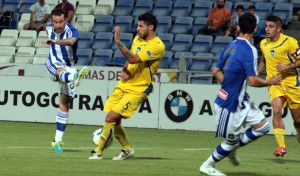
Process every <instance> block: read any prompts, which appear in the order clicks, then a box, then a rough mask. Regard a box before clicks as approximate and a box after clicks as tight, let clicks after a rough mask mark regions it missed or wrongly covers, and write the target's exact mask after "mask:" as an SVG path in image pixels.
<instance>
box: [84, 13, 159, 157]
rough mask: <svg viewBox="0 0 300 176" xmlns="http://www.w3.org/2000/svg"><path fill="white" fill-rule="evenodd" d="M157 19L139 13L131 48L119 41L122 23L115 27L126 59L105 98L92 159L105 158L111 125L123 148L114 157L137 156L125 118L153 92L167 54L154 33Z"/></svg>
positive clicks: (115, 36) (115, 38) (149, 14)
mask: <svg viewBox="0 0 300 176" xmlns="http://www.w3.org/2000/svg"><path fill="white" fill-rule="evenodd" d="M157 23H158V22H157V19H156V17H155V16H154V15H153V14H151V13H145V14H142V15H140V16H139V17H138V27H137V31H138V35H137V36H136V37H135V38H134V39H133V42H132V46H131V50H128V49H127V48H126V47H125V46H124V44H123V43H122V41H120V30H121V29H120V27H118V26H116V27H115V28H114V30H115V35H114V40H115V42H116V44H117V46H118V47H119V49H120V51H121V52H122V53H123V55H124V57H125V58H126V59H127V62H126V64H125V66H124V68H123V71H122V76H121V80H120V81H119V84H118V85H117V86H116V87H115V89H114V91H113V93H112V95H111V96H110V97H109V98H108V100H107V101H106V104H105V107H104V111H105V112H108V114H107V115H106V118H105V122H104V125H103V132H102V134H101V135H100V140H99V144H98V146H97V148H96V149H95V150H93V151H92V152H91V156H90V157H89V159H102V153H103V149H104V146H105V143H106V141H107V139H108V138H109V137H110V136H111V135H112V134H111V133H112V129H114V130H113V131H114V135H115V137H116V138H117V139H118V140H119V142H120V143H121V145H122V148H123V149H122V150H121V153H120V154H118V155H116V156H115V157H113V160H124V159H127V158H130V157H133V156H134V149H133V148H132V146H131V145H130V144H129V142H128V138H127V135H126V131H125V129H124V127H123V126H122V119H127V118H130V117H131V116H132V114H134V113H135V112H136V111H137V108H138V106H139V105H140V104H141V103H142V102H143V101H145V100H146V99H147V98H148V96H149V94H150V93H151V92H153V84H154V80H153V75H154V74H155V73H156V71H157V69H158V67H159V65H160V63H161V60H162V58H163V56H164V54H165V45H164V44H163V42H162V41H161V40H160V38H159V37H158V36H156V34H155V30H156V27H157Z"/></svg>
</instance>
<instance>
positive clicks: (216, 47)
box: [211, 36, 233, 56]
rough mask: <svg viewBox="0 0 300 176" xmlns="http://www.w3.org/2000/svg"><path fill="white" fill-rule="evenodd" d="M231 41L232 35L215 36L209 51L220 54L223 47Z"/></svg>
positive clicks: (216, 54)
mask: <svg viewBox="0 0 300 176" xmlns="http://www.w3.org/2000/svg"><path fill="white" fill-rule="evenodd" d="M232 41H233V39H232V37H227V36H217V37H216V39H215V41H214V43H213V46H212V49H211V53H213V54H214V55H215V56H218V54H220V53H221V52H222V51H223V49H224V48H225V47H226V46H227V45H228V44H229V43H230V42H232Z"/></svg>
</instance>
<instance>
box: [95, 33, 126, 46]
mask: <svg viewBox="0 0 300 176" xmlns="http://www.w3.org/2000/svg"><path fill="white" fill-rule="evenodd" d="M121 34H122V33H121ZM112 42H113V33H111V32H98V33H97V34H96V38H95V40H94V43H93V46H92V48H93V50H94V51H95V50H96V49H109V48H111V45H112Z"/></svg>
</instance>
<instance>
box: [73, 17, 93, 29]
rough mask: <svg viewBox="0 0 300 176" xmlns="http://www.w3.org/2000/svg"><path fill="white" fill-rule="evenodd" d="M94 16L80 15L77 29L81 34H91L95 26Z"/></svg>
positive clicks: (76, 24)
mask: <svg viewBox="0 0 300 176" xmlns="http://www.w3.org/2000/svg"><path fill="white" fill-rule="evenodd" d="M94 18H95V17H94V15H78V16H77V20H76V22H75V28H77V29H78V31H80V32H90V31H91V30H92V29H93V26H94Z"/></svg>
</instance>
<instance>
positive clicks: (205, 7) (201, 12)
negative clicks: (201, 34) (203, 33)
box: [191, 0, 213, 18]
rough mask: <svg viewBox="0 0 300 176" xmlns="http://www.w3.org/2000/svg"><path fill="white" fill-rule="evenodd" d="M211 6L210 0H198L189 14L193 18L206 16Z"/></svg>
mask: <svg viewBox="0 0 300 176" xmlns="http://www.w3.org/2000/svg"><path fill="white" fill-rule="evenodd" d="M212 6H213V2H212V1H201V0H198V1H197V2H196V4H195V6H194V8H193V10H192V14H191V16H192V17H194V18H197V17H208V15H209V12H210V10H211V8H212Z"/></svg>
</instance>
